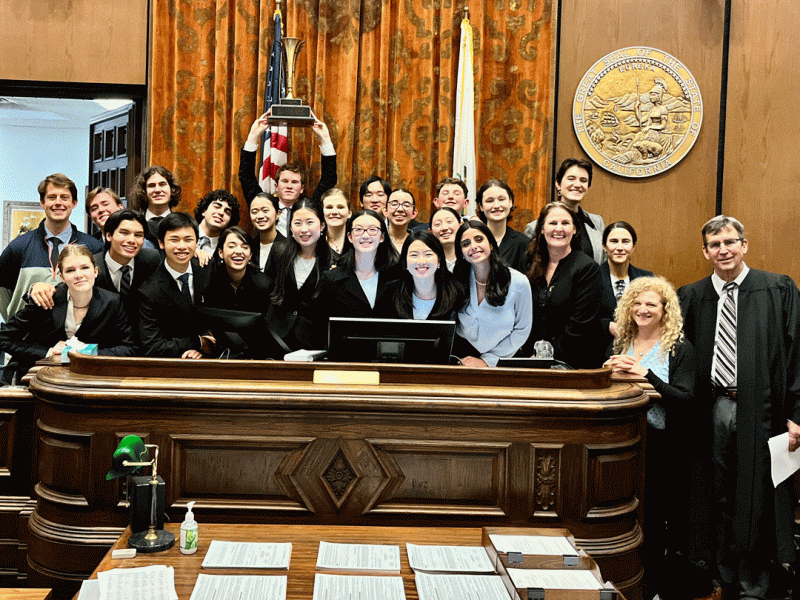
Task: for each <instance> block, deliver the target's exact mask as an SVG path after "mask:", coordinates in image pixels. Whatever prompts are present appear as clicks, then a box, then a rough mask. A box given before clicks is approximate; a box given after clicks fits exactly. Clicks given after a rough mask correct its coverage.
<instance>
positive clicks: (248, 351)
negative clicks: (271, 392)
mask: <svg viewBox="0 0 800 600" xmlns="http://www.w3.org/2000/svg"><path fill="white" fill-rule="evenodd" d="M197 313H198V315H200V316H201V317H202V318H203V319H204V321H205V323H206V324H207V325H208V328H209V329H210V330H211V333H212V334H213V335H214V338H215V339H216V340H217V344H216V351H217V352H216V353H215V356H219V355H223V356H228V357H230V358H267V357H268V356H270V352H269V348H270V344H269V342H271V337H270V333H269V328H268V327H267V321H266V319H264V316H263V315H261V314H259V313H251V312H245V311H239V310H229V309H225V308H208V307H203V308H198V309H197ZM226 350H227V352H226Z"/></svg>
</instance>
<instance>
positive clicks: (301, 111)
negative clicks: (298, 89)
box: [267, 98, 315, 127]
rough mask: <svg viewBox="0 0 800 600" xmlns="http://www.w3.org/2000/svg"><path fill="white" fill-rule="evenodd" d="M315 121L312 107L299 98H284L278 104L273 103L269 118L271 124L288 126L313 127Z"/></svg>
mask: <svg viewBox="0 0 800 600" xmlns="http://www.w3.org/2000/svg"><path fill="white" fill-rule="evenodd" d="M314 121H315V119H314V116H313V115H312V114H311V107H310V106H308V105H307V104H303V101H302V100H300V99H299V98H283V99H282V100H281V101H280V102H279V103H278V104H273V105H272V113H271V114H270V116H269V117H268V118H267V122H268V123H270V124H271V125H286V126H287V127H311V126H312V125H313V124H314Z"/></svg>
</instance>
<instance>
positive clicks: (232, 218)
mask: <svg viewBox="0 0 800 600" xmlns="http://www.w3.org/2000/svg"><path fill="white" fill-rule="evenodd" d="M194 218H195V220H196V221H197V222H198V224H199V225H198V227H199V233H200V241H199V242H198V244H197V248H198V249H199V250H203V251H205V252H207V253H208V254H209V255H211V256H213V255H214V252H215V251H216V249H217V242H218V241H219V234H220V233H222V231H223V230H224V229H226V228H227V227H234V226H236V225H238V223H239V201H238V200H237V199H236V197H235V196H234V195H233V194H231V193H230V192H229V191H227V190H214V191H213V192H208V193H207V194H206V195H205V196H203V197H202V198H201V199H200V202H198V203H197V208H196V209H195V211H194Z"/></svg>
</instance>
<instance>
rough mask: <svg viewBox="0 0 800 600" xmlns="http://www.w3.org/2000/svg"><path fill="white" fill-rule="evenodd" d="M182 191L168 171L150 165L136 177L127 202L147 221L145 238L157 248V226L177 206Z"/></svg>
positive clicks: (159, 166) (158, 166)
mask: <svg viewBox="0 0 800 600" xmlns="http://www.w3.org/2000/svg"><path fill="white" fill-rule="evenodd" d="M182 191H183V189H182V188H181V186H180V185H179V184H178V180H177V179H176V178H175V175H173V174H172V173H171V172H170V171H169V170H168V169H165V168H164V167H162V166H161V165H152V166H150V167H147V168H146V169H145V170H144V171H142V172H141V173H139V174H138V175H137V176H136V179H135V180H134V182H133V187H132V188H131V192H130V197H129V200H130V202H131V203H132V206H133V207H134V208H137V207H138V209H139V210H140V211H141V212H143V213H144V218H145V219H146V220H147V229H146V230H145V238H146V239H147V240H149V241H150V243H152V244H153V247H154V248H158V225H159V223H160V222H161V220H162V219H164V217H166V216H167V215H168V214H169V213H170V212H171V211H172V209H173V208H175V207H176V206H177V205H178V202H180V199H181V192H182Z"/></svg>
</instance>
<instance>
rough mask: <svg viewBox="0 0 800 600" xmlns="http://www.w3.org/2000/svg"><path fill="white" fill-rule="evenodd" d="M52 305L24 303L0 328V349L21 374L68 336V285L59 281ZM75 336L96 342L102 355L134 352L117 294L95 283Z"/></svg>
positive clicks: (129, 330)
mask: <svg viewBox="0 0 800 600" xmlns="http://www.w3.org/2000/svg"><path fill="white" fill-rule="evenodd" d="M53 303H54V306H53V309H52V310H49V309H45V308H40V307H38V306H36V305H35V304H34V303H33V302H30V301H29V302H28V303H27V304H25V305H24V306H23V307H22V308H21V309H20V310H19V311H18V312H17V314H16V315H14V317H13V318H12V319H11V320H10V321H9V322H8V323H5V324H4V325H3V327H2V329H0V350H3V351H5V352H8V353H9V354H11V355H12V357H13V361H14V362H16V363H17V364H18V367H17V374H18V377H22V375H24V374H25V373H27V372H28V370H29V369H30V368H31V367H32V366H33V364H34V363H35V362H36V361H37V360H40V359H42V358H45V357H46V356H47V351H48V350H49V349H50V348H52V347H53V346H55V345H56V344H57V343H58V342H60V341H65V340H66V339H67V334H66V332H65V331H64V324H65V323H66V320H67V286H66V285H65V284H63V283H59V284H58V285H57V286H56V291H55V294H53ZM75 336H76V337H77V338H78V339H79V340H80V341H82V342H84V343H86V344H97V346H98V348H97V353H98V354H100V355H103V356H134V354H135V346H134V342H133V338H132V337H131V329H130V326H129V325H128V319H127V317H126V315H125V310H124V309H123V306H122V301H121V300H120V298H119V296H118V295H117V294H114V293H112V292H109V291H107V290H104V289H102V288H99V287H97V286H95V288H94V290H93V291H92V300H91V302H90V303H89V308H88V310H87V311H86V316H85V317H84V318H83V322H82V323H81V324H80V326H79V327H78V331H76V332H75Z"/></svg>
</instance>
